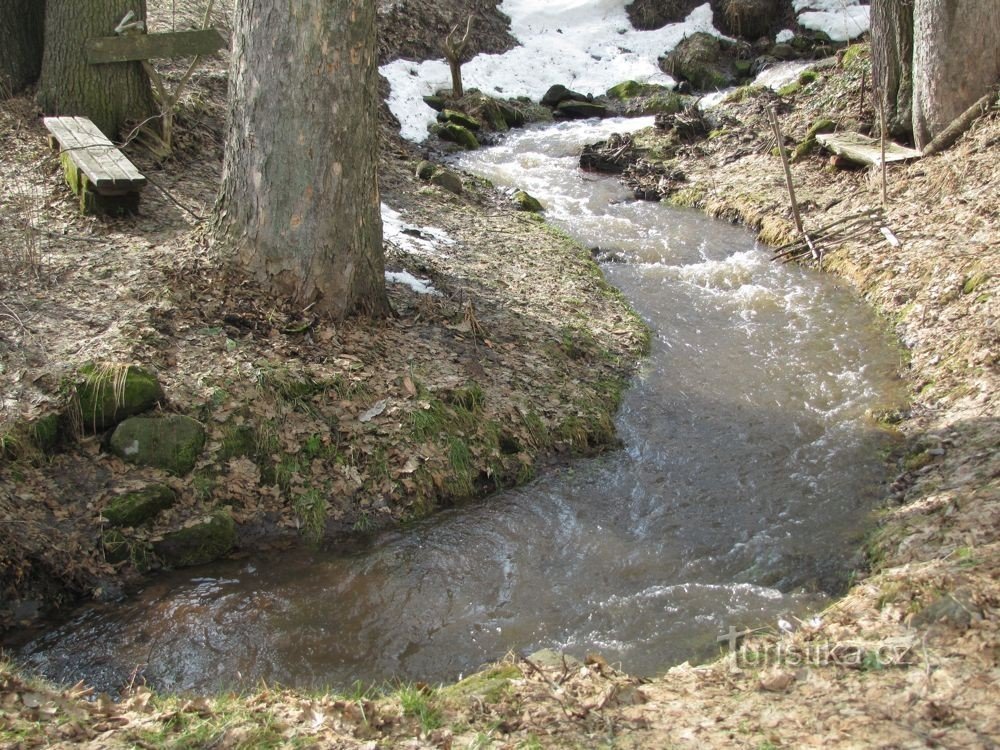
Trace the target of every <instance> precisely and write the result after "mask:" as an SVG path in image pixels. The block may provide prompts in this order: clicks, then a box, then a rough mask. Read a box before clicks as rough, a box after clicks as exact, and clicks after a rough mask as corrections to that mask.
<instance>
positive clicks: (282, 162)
mask: <svg viewBox="0 0 1000 750" xmlns="http://www.w3.org/2000/svg"><path fill="white" fill-rule="evenodd" d="M233 45H234V49H233V55H232V60H233V63H232V69H231V71H230V89H229V90H230V95H229V123H230V124H229V137H228V139H227V141H226V154H225V164H224V167H223V176H222V188H221V191H220V195H219V200H218V203H217V205H216V226H215V232H216V237H217V238H218V239H219V240H220V241H223V242H226V243H228V244H229V245H230V246H231V247H232V248H233V249H234V250H235V252H236V255H237V257H238V258H239V259H240V260H241V261H242V263H243V264H244V266H245V267H246V268H247V269H248V270H249V271H250V273H251V274H252V275H253V276H254V277H255V278H256V279H257V280H258V281H259V282H260V283H261V284H262V285H263V286H264V287H265V288H266V289H268V290H270V291H271V292H272V293H274V294H276V295H279V296H282V297H285V298H288V299H290V300H292V301H293V302H294V303H295V304H297V305H299V306H301V307H303V308H305V307H306V306H309V305H312V306H313V307H312V309H313V310H314V311H316V312H319V313H322V314H325V315H328V316H330V317H332V318H334V319H342V318H344V317H346V316H348V315H351V314H353V313H358V312H361V313H365V314H369V315H373V316H382V315H385V314H386V313H387V312H388V310H389V306H388V301H387V298H386V294H385V274H384V258H383V253H382V220H381V214H380V210H379V193H378V183H377V182H376V174H375V165H376V157H377V154H376V151H377V142H376V138H377V136H376V134H377V132H378V127H377V122H376V107H377V97H378V88H377V71H376V65H375V3H373V2H371V0H298V1H297V2H295V3H286V2H280V1H279V0H242V2H240V3H238V5H237V12H236V20H235V25H234V29H233Z"/></svg>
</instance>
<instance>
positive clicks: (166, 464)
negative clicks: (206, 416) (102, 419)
mask: <svg viewBox="0 0 1000 750" xmlns="http://www.w3.org/2000/svg"><path fill="white" fill-rule="evenodd" d="M110 446H111V450H112V451H113V452H114V453H115V455H117V456H119V457H120V458H122V459H124V460H126V461H128V462H130V463H133V464H137V465H139V466H151V467H154V468H157V469H162V470H163V471H167V472H170V473H171V474H174V475H176V476H183V475H185V474H187V473H188V472H190V471H191V470H192V469H193V468H194V465H195V463H197V461H198V457H199V456H200V455H201V451H202V449H203V448H204V447H205V428H204V427H202V425H201V423H200V422H198V421H197V420H194V419H191V418H190V417H186V416H184V415H182V414H168V415H166V416H162V417H130V418H129V419H126V420H125V421H124V422H122V423H121V424H120V425H118V427H116V428H115V431H114V433H113V434H112V435H111V441H110Z"/></svg>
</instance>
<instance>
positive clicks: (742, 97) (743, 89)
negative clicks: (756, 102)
mask: <svg viewBox="0 0 1000 750" xmlns="http://www.w3.org/2000/svg"><path fill="white" fill-rule="evenodd" d="M765 90H766V89H765V88H764V87H763V86H754V85H749V86H740V87H739V88H738V89H736V90H735V91H733V92H732V93H731V94H727V95H726V98H725V99H723V102H724V103H726V104H738V103H739V102H744V101H746V100H747V99H754V98H756V97H758V96H760V95H761V93H763V92H764V91H765Z"/></svg>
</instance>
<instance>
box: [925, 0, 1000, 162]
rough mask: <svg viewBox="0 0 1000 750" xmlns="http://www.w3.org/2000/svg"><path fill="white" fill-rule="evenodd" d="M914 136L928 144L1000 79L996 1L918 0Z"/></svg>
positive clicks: (999, 20) (999, 27)
mask: <svg viewBox="0 0 1000 750" xmlns="http://www.w3.org/2000/svg"><path fill="white" fill-rule="evenodd" d="M915 3H916V5H915V8H914V18H913V22H914V52H913V135H914V139H915V141H916V144H917V148H921V149H922V148H923V147H924V146H926V145H927V144H928V143H930V142H931V140H933V139H934V137H935V136H936V135H938V134H939V133H941V132H942V131H943V130H944V129H945V128H947V127H948V125H950V124H951V122H952V121H953V120H954V119H955V118H956V117H958V116H959V115H961V114H962V112H964V111H965V110H966V109H967V108H968V107H969V105H971V104H972V103H973V102H975V101H976V100H977V99H978V98H979V97H981V96H983V95H984V94H985V93H986V92H987V91H988V90H989V89H990V87H991V86H993V85H994V84H995V83H996V82H997V80H998V79H1000V8H998V6H997V3H996V0H915Z"/></svg>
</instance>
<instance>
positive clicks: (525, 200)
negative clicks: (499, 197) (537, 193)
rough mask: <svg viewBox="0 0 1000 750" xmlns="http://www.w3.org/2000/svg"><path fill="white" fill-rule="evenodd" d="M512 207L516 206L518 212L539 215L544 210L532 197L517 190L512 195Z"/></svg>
mask: <svg viewBox="0 0 1000 750" xmlns="http://www.w3.org/2000/svg"><path fill="white" fill-rule="evenodd" d="M514 205H516V206H517V209H518V210H519V211H531V212H532V213H539V212H541V211H544V210H545V209H544V208H543V207H542V204H541V203H540V202H539V201H538V199H537V198H535V197H534V196H532V195H529V194H528V193H526V192H525V191H524V190H518V191H516V192H515V193H514Z"/></svg>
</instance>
